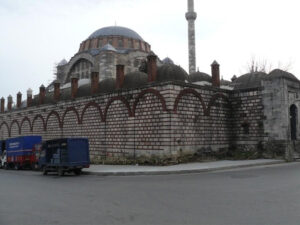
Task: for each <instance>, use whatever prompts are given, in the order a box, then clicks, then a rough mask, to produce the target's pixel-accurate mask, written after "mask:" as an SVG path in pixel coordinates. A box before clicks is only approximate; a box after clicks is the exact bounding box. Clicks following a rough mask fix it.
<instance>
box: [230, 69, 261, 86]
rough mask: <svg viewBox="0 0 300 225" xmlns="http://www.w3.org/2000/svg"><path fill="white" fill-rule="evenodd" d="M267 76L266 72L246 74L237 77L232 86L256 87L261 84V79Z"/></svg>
mask: <svg viewBox="0 0 300 225" xmlns="http://www.w3.org/2000/svg"><path fill="white" fill-rule="evenodd" d="M266 77H267V74H266V73H264V72H253V73H247V74H244V75H242V76H240V77H238V78H236V79H235V80H234V81H233V82H232V83H231V86H232V87H233V88H234V89H247V88H256V87H260V86H261V81H262V80H264V79H265V78H266Z"/></svg>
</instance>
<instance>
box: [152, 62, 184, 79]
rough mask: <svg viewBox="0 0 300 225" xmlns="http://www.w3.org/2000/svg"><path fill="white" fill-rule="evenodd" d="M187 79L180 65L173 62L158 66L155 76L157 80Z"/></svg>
mask: <svg viewBox="0 0 300 225" xmlns="http://www.w3.org/2000/svg"><path fill="white" fill-rule="evenodd" d="M187 79H188V74H187V72H185V70H184V69H182V68H181V67H180V66H177V65H174V64H164V65H162V66H160V67H158V70H157V78H156V80H157V81H158V82H164V81H172V80H178V81H186V80H187Z"/></svg>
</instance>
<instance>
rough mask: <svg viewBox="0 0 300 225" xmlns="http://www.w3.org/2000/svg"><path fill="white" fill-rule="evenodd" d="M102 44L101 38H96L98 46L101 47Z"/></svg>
mask: <svg viewBox="0 0 300 225" xmlns="http://www.w3.org/2000/svg"><path fill="white" fill-rule="evenodd" d="M102 45H103V41H102V39H99V40H98V48H102Z"/></svg>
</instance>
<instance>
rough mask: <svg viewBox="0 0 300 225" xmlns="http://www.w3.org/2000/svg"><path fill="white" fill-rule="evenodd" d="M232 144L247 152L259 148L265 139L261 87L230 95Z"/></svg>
mask: <svg viewBox="0 0 300 225" xmlns="http://www.w3.org/2000/svg"><path fill="white" fill-rule="evenodd" d="M231 104H232V107H233V109H234V110H233V111H232V112H233V113H232V118H231V120H232V132H233V139H232V145H234V146H236V147H238V149H240V150H242V151H244V152H247V151H252V150H256V149H258V148H260V146H259V145H261V144H263V143H264V141H265V140H266V138H265V137H266V136H267V134H265V132H264V120H265V115H264V110H263V109H264V105H263V96H262V88H256V89H248V90H243V91H235V92H233V93H232V95H231Z"/></svg>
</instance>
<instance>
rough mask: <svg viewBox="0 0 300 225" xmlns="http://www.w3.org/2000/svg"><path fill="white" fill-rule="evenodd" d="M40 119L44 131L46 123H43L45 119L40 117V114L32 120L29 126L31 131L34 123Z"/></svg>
mask: <svg viewBox="0 0 300 225" xmlns="http://www.w3.org/2000/svg"><path fill="white" fill-rule="evenodd" d="M38 118H40V119H41V120H42V122H43V130H44V131H46V123H45V119H44V117H43V116H42V115H41V114H37V115H36V116H35V117H34V119H33V120H32V124H31V131H33V125H34V122H35V121H36V120H37V119H38Z"/></svg>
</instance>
